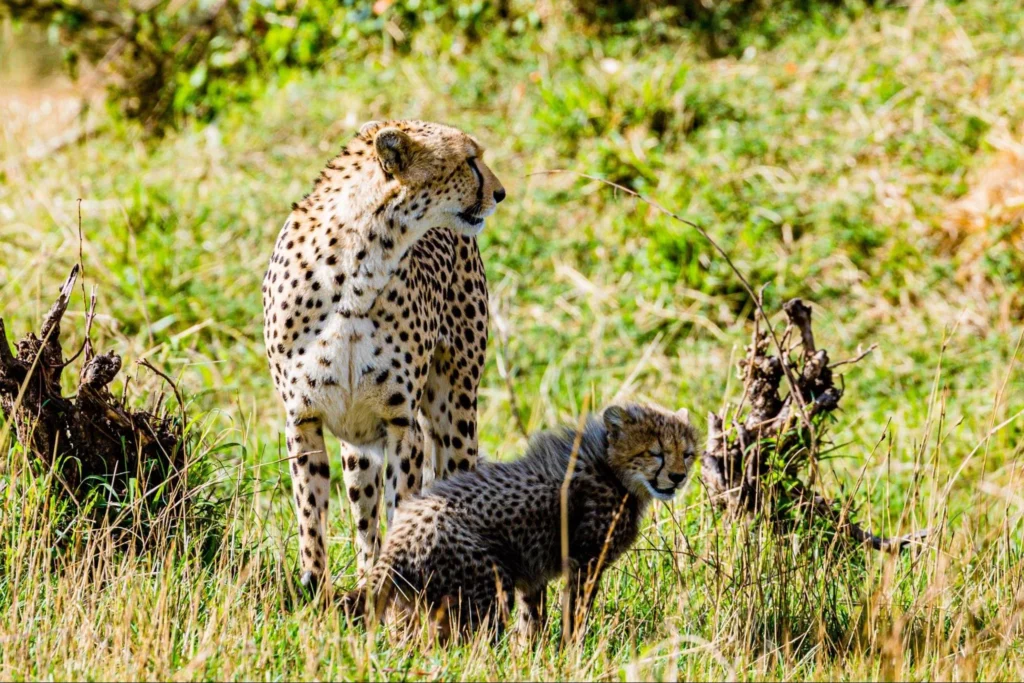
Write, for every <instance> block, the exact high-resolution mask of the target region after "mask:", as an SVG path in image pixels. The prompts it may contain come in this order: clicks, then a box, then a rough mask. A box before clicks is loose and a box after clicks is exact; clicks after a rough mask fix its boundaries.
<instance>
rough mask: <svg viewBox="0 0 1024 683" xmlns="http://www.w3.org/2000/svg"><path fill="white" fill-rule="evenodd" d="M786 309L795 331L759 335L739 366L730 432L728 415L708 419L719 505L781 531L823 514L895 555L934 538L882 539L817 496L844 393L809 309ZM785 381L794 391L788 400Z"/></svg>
mask: <svg viewBox="0 0 1024 683" xmlns="http://www.w3.org/2000/svg"><path fill="white" fill-rule="evenodd" d="M783 310H785V312H786V316H787V318H788V320H789V325H788V326H787V328H786V330H785V332H783V334H782V337H781V338H780V339H779V340H778V343H777V344H775V341H776V338H775V337H774V335H769V334H768V333H767V332H765V331H760V330H757V331H755V333H754V339H753V342H752V343H751V345H750V346H749V347H747V353H746V356H745V357H744V358H743V359H741V360H740V362H739V370H740V374H741V376H742V379H743V381H744V393H743V398H742V399H741V400H740V404H739V406H737V408H736V410H735V412H734V414H733V419H732V421H731V422H732V424H731V426H730V428H729V429H728V430H727V429H725V422H726V420H725V418H724V416H719V415H717V414H715V413H709V414H708V431H707V447H706V450H705V451H704V453H703V455H702V458H701V479H702V481H703V483H704V486H705V488H706V490H707V492H708V494H709V496H710V498H711V501H712V503H713V504H714V505H715V506H717V507H719V508H722V509H725V510H726V511H728V513H729V514H730V516H731V517H732V518H737V517H740V516H745V515H754V514H762V515H764V517H765V518H766V519H768V520H770V521H772V522H775V523H779V526H780V527H782V528H784V527H785V526H786V522H792V520H793V519H794V516H795V515H794V513H800V512H803V513H804V514H813V515H819V516H821V517H822V518H824V519H825V520H826V521H828V522H830V523H831V524H832V525H833V526H834V527H835V529H836V531H838V532H840V533H843V534H846V535H848V536H849V537H851V538H852V539H854V540H855V541H856V542H858V543H863V544H865V545H868V546H870V547H872V548H874V549H876V550H882V551H888V552H892V551H899V550H901V549H903V548H905V547H907V546H908V545H909V544H910V543H912V542H913V541H914V540H917V539H920V538H923V537H924V536H926V535H927V533H928V532H927V531H923V532H917V533H914V534H909V535H907V536H901V537H897V538H883V537H880V536H876V535H874V534H872V533H871V532H870V531H867V530H865V529H863V528H862V527H860V526H859V525H858V524H856V523H855V522H853V521H852V520H850V519H849V518H848V517H849V515H848V514H847V513H848V511H847V510H844V509H843V508H842V506H837V505H835V504H834V503H833V502H830V501H829V500H827V499H826V498H824V497H822V496H821V495H818V494H817V493H815V492H814V490H813V476H812V474H811V473H813V467H814V465H815V461H816V457H817V454H818V453H819V451H820V446H821V444H822V439H823V436H824V433H825V431H826V429H825V428H826V426H827V425H826V423H825V420H824V419H823V418H824V417H825V416H826V415H827V414H829V413H831V412H833V411H834V410H835V409H836V408H838V407H839V401H840V399H841V398H842V397H843V390H842V389H841V388H840V387H837V386H835V377H834V376H833V373H832V366H831V365H830V363H829V356H828V352H827V351H825V350H824V349H818V348H816V347H815V343H814V332H813V330H812V329H811V309H810V307H808V306H807V305H806V304H804V303H803V301H801V300H800V299H793V300H791V301H788V302H786V304H785V305H784V306H783ZM765 323H766V324H767V321H765ZM798 335H799V336H798ZM797 346H799V347H800V353H799V360H798V361H794V360H793V352H794V351H795V350H796V348H797ZM773 350H774V351H776V352H777V354H778V355H775V354H773V353H772V351H773ZM783 378H787V383H788V384H789V387H790V390H789V392H788V393H787V394H786V395H785V397H782V396H781V392H780V385H781V384H782V380H783ZM744 411H745V415H744ZM805 473H807V474H806V476H805Z"/></svg>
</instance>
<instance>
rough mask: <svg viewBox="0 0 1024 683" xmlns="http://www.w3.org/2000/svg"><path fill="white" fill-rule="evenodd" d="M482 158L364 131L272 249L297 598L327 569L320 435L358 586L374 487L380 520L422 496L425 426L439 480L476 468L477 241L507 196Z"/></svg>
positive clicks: (446, 142)
mask: <svg viewBox="0 0 1024 683" xmlns="http://www.w3.org/2000/svg"><path fill="white" fill-rule="evenodd" d="M482 153H483V150H482V149H481V147H480V145H479V143H478V142H477V141H476V140H474V139H473V138H472V137H470V136H468V135H466V134H465V133H462V132H461V131H458V130H456V129H454V128H451V127H448V126H443V125H439V124H436V123H426V122H422V121H391V122H387V123H381V122H371V123H368V124H365V125H364V126H363V127H362V128H361V129H360V131H359V134H358V135H357V136H356V137H355V138H354V139H353V140H352V141H351V142H349V143H348V145H347V146H346V147H345V148H344V149H343V150H342V152H341V154H339V155H338V156H337V157H335V158H334V159H332V160H331V162H330V163H328V164H327V168H325V169H324V171H323V172H322V173H321V174H320V177H319V179H318V180H317V181H316V185H315V187H314V189H313V191H312V193H310V194H309V195H307V196H306V198H305V199H304V200H303V201H302V202H300V203H298V204H296V205H295V207H294V210H293V211H292V213H291V215H290V216H289V217H288V220H287V221H285V224H284V228H283V229H282V230H281V234H280V236H279V237H278V239H277V244H276V246H275V248H274V253H273V256H272V257H271V259H270V267H269V268H268V269H267V273H266V276H265V277H264V279H263V311H264V340H265V342H266V347H267V356H268V358H269V360H270V366H271V370H272V374H273V378H274V385H275V387H276V388H277V392H278V394H279V395H280V397H281V399H282V400H283V401H284V405H285V411H286V413H287V420H288V421H287V428H286V430H287V434H286V435H287V446H288V455H289V457H290V459H291V473H292V484H293V491H294V494H295V506H296V510H297V513H298V516H299V549H300V556H301V562H302V569H303V576H302V580H303V583H304V584H305V585H307V586H315V585H316V584H317V583H318V580H319V579H320V578H321V577H322V576H323V575H324V574H325V572H326V570H327V566H326V565H327V554H326V550H325V546H324V523H325V520H326V517H327V498H328V487H329V482H330V468H329V466H328V458H327V453H326V452H325V450H324V439H323V427H324V426H326V427H327V428H328V429H330V430H331V431H332V432H333V433H334V434H335V435H336V436H337V437H338V438H339V439H341V441H342V442H343V445H342V459H341V461H342V465H343V470H344V479H345V488H346V497H347V498H348V499H349V501H350V502H351V504H352V511H353V513H354V515H355V518H356V525H357V528H358V532H357V534H358V537H357V542H358V545H359V555H358V562H359V568H360V571H361V573H363V572H365V571H366V570H367V569H368V568H369V566H371V565H372V563H373V560H374V558H375V557H376V554H377V549H378V540H377V533H378V517H377V514H378V512H377V511H378V501H379V498H380V495H381V491H380V489H381V486H382V485H383V487H384V489H385V491H384V499H385V502H386V509H387V516H388V519H389V520H390V518H391V514H392V511H393V509H394V507H395V506H396V505H397V504H398V502H399V501H400V500H402V499H403V498H405V497H407V496H408V495H410V494H411V493H414V492H416V491H418V490H419V488H420V484H421V476H422V471H423V465H424V456H425V449H424V436H423V428H422V427H421V420H422V423H424V424H427V425H429V430H428V431H429V435H430V436H431V437H432V440H433V446H434V449H433V451H434V463H433V467H434V471H435V473H436V474H437V475H438V476H444V475H445V474H447V473H450V472H454V471H456V470H468V469H472V468H473V467H474V465H475V463H476V458H477V433H476V407H477V393H476V392H477V385H478V383H479V381H480V375H481V372H482V370H483V365H484V351H485V349H486V346H487V282H486V280H485V277H484V269H483V264H482V263H481V260H480V252H479V250H478V249H477V244H476V239H474V237H475V235H477V234H478V233H479V232H480V230H481V229H482V228H483V224H484V219H485V218H486V217H487V216H489V215H491V214H492V213H493V212H494V209H495V207H496V206H497V204H498V202H500V201H501V200H502V199H504V197H505V190H504V189H503V188H502V186H501V183H500V182H499V181H498V179H497V178H496V177H495V176H494V174H493V173H491V171H490V169H488V168H487V166H486V165H484V163H483V161H482V160H481V158H480V157H481V155H482ZM382 470H383V477H382V476H381V474H382Z"/></svg>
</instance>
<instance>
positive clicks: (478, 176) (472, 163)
mask: <svg viewBox="0 0 1024 683" xmlns="http://www.w3.org/2000/svg"><path fill="white" fill-rule="evenodd" d="M466 165H467V166H469V167H470V168H471V169H473V175H475V176H476V181H477V182H478V183H483V182H484V176H483V174H482V173H480V169H479V168H477V167H476V157H469V158H467V159H466Z"/></svg>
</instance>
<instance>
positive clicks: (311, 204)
mask: <svg viewBox="0 0 1024 683" xmlns="http://www.w3.org/2000/svg"><path fill="white" fill-rule="evenodd" d="M337 174H338V171H331V170H330V169H329V170H328V171H326V172H325V173H324V175H322V176H321V179H320V180H319V181H318V183H317V188H316V189H315V190H314V192H313V193H312V194H310V195H309V196H308V197H307V198H306V199H305V200H303V202H302V203H301V204H299V205H298V206H297V207H296V210H295V212H293V214H292V216H293V219H294V223H295V230H296V232H297V233H300V235H299V236H297V237H296V239H299V238H301V232H302V226H303V225H306V226H308V228H307V229H308V231H309V234H308V235H307V236H306V241H307V245H308V246H307V249H305V250H304V252H305V254H304V255H305V256H306V260H307V262H308V263H310V264H318V265H319V267H318V268H315V269H310V268H308V266H307V269H306V272H307V275H306V277H307V278H309V279H311V280H313V281H314V282H316V283H318V284H312V283H311V285H310V286H311V287H312V288H313V289H314V290H315V291H319V290H322V291H324V292H325V294H328V295H329V296H330V302H331V305H332V308H333V309H334V310H335V311H336V312H338V313H339V314H340V315H342V317H345V318H348V317H360V316H363V315H365V314H366V313H368V312H369V310H370V309H371V308H372V307H373V305H374V302H375V301H376V300H377V296H378V295H379V294H380V292H381V291H382V290H383V289H384V288H385V287H386V286H387V284H388V282H390V281H391V279H392V278H393V277H394V276H395V275H396V273H397V271H398V269H399V264H400V262H401V261H402V258H403V257H404V256H405V254H406V252H407V251H408V250H409V248H410V247H411V246H412V245H413V244H414V243H415V241H416V240H417V239H419V237H420V236H421V235H420V234H418V233H417V231H416V230H414V229H413V228H412V225H411V222H410V221H409V220H408V218H409V212H407V211H403V207H404V205H405V204H406V203H407V199H408V196H407V195H408V193H407V191H406V189H405V188H404V187H403V186H402V185H401V184H399V183H398V182H395V181H391V182H385V183H379V184H368V183H365V182H363V183H356V182H352V181H349V182H340V183H338V184H337V185H335V184H334V183H335V182H337V181H336V179H335V178H333V177H332V175H337ZM321 188H323V189H322V190H321ZM310 271H313V272H314V275H313V276H308V272H310Z"/></svg>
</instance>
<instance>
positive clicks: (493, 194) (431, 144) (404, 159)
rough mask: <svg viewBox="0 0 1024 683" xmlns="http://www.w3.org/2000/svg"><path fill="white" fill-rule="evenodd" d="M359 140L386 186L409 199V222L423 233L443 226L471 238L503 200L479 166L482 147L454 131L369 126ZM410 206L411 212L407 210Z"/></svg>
mask: <svg viewBox="0 0 1024 683" xmlns="http://www.w3.org/2000/svg"><path fill="white" fill-rule="evenodd" d="M358 137H359V139H361V140H362V141H364V142H365V143H366V144H367V145H368V146H369V147H370V149H371V150H372V155H373V156H374V157H375V159H376V162H377V164H378V166H379V168H380V173H382V174H383V176H384V179H385V180H386V181H392V180H393V181H396V182H398V183H400V184H401V185H402V186H403V187H404V189H405V190H406V196H408V197H411V198H412V201H411V203H410V204H409V208H410V211H411V213H410V215H409V218H411V219H412V220H415V221H416V222H417V223H418V224H420V225H423V226H424V227H426V228H433V227H447V228H451V229H453V230H456V231H458V232H461V233H463V234H465V235H469V236H471V237H472V236H475V235H478V234H479V233H480V231H481V230H483V227H484V219H485V218H487V217H488V216H490V215H491V214H492V213H494V209H495V208H496V207H497V206H498V204H499V203H500V202H501V200H503V199H504V198H505V188H503V187H502V186H501V181H499V180H498V178H497V177H495V175H494V173H492V172H491V169H489V168H488V167H487V165H486V164H485V163H484V161H483V152H484V150H483V148H482V147H481V146H480V143H479V142H477V141H476V140H475V139H474V138H473V137H471V136H469V135H466V134H465V133H463V132H462V131H460V130H458V129H457V128H452V127H451V126H445V125H443V124H440V123H429V122H427V121H370V122H369V123H366V124H363V127H362V128H360V129H359V136H358ZM413 206H415V208H412V207H413Z"/></svg>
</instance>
